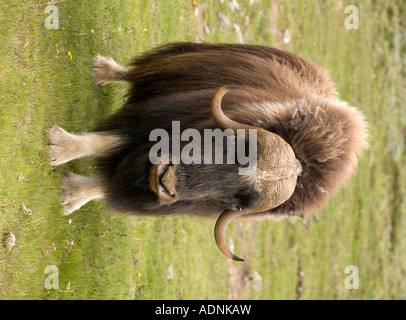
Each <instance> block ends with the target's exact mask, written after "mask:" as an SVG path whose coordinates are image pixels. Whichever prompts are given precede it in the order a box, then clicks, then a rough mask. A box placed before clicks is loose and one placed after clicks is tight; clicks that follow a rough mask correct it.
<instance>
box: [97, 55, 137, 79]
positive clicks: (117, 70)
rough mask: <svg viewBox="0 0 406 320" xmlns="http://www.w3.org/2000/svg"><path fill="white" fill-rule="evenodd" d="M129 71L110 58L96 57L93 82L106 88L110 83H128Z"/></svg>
mask: <svg viewBox="0 0 406 320" xmlns="http://www.w3.org/2000/svg"><path fill="white" fill-rule="evenodd" d="M128 72H129V70H128V69H127V68H124V67H123V66H120V65H119V64H118V63H117V62H115V61H114V60H113V58H110V57H103V56H101V55H96V56H94V58H93V81H94V83H95V84H97V85H101V86H104V85H105V84H108V83H110V82H117V81H126V75H127V74H128Z"/></svg>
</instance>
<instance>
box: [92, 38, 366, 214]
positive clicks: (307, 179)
mask: <svg viewBox="0 0 406 320" xmlns="http://www.w3.org/2000/svg"><path fill="white" fill-rule="evenodd" d="M125 80H127V81H129V82H130V83H131V89H130V93H129V97H128V100H127V102H126V104H125V105H124V106H123V108H122V109H120V110H119V111H118V112H117V113H116V114H114V115H112V116H111V117H110V118H109V119H107V120H106V121H105V122H103V123H102V124H100V126H98V128H97V129H96V131H103V132H112V133H115V134H119V135H120V136H122V137H123V139H125V141H126V143H125V144H123V145H122V146H120V148H119V149H118V150H117V152H116V153H115V154H113V155H110V156H106V157H104V158H100V159H98V168H99V173H100V175H101V176H102V177H103V179H104V181H105V186H106V198H107V201H108V203H110V205H111V206H112V207H113V208H115V209H117V210H120V211H126V212H128V211H130V212H134V213H137V214H182V213H189V214H198V215H205V216H218V215H219V214H220V213H221V212H222V211H223V210H224V207H222V206H221V203H210V202H204V201H203V202H200V203H199V202H198V201H197V202H193V201H189V202H187V201H186V202H184V201H178V202H175V203H172V204H170V205H165V206H162V205H159V204H158V203H157V202H156V196H155V195H154V194H153V193H152V192H151V190H149V187H148V185H149V184H148V179H147V177H148V175H147V174H146V173H147V172H148V170H149V166H150V163H149V160H148V151H149V149H150V147H151V146H152V145H153V144H154V142H150V141H149V139H148V137H149V133H150V132H151V131H152V130H153V129H155V128H163V129H166V130H167V131H168V132H169V133H170V132H171V122H172V121H173V120H179V121H180V123H181V129H182V130H184V129H186V128H196V129H198V130H199V131H201V132H202V133H203V130H204V129H206V128H216V127H217V126H216V125H215V123H214V121H213V120H212V117H211V115H210V102H211V99H212V97H213V95H214V93H215V92H216V91H217V89H219V88H220V87H222V86H225V85H231V84H232V85H239V86H241V88H242V89H241V90H239V91H233V92H230V93H228V94H227V95H226V96H225V97H224V99H223V110H225V113H226V114H227V115H228V116H229V117H230V118H232V119H233V120H236V121H238V122H241V123H246V124H251V125H255V126H259V127H263V128H265V129H267V130H269V131H272V132H275V133H277V134H278V135H280V136H281V137H282V138H284V139H285V140H286V141H287V142H288V143H289V144H290V145H291V146H292V148H293V150H294V152H295V154H296V157H297V159H298V160H299V161H300V163H301V165H302V169H303V171H302V174H301V175H300V176H299V178H298V181H297V187H296V189H295V192H294V194H293V195H292V197H291V198H290V199H289V200H288V201H287V202H285V203H284V204H282V205H280V206H279V207H277V208H275V209H273V210H271V211H269V212H265V213H260V214H254V215H255V216H263V215H266V216H273V217H279V216H281V215H282V216H285V215H292V214H299V213H308V212H310V211H312V210H314V209H315V208H317V207H320V206H322V205H324V204H325V203H326V201H327V199H328V197H329V196H330V195H331V194H333V193H334V192H335V191H336V190H337V189H338V188H339V187H340V186H341V185H342V184H343V183H344V182H345V181H346V180H347V179H348V178H349V177H350V175H351V174H352V173H353V172H354V169H355V168H356V164H357V156H358V155H359V154H360V152H361V151H362V150H364V149H365V148H366V146H367V142H366V140H367V133H366V123H365V121H364V118H363V116H362V114H361V113H360V112H359V111H357V110H356V109H355V108H352V107H350V106H348V105H347V104H346V103H344V102H341V101H340V100H338V98H337V93H336V91H335V86H334V84H333V83H332V81H331V80H330V78H329V76H328V74H327V73H326V72H325V71H324V70H322V69H320V68H319V67H316V66H315V65H314V64H313V63H312V62H311V61H310V60H307V59H303V58H300V57H298V56H296V55H294V54H292V53H289V52H285V51H282V50H279V49H275V48H269V47H262V46H253V45H229V44H195V43H175V44H170V45H166V46H163V47H160V48H158V49H155V50H153V51H151V52H148V53H146V54H144V55H142V56H141V57H138V58H135V59H134V60H133V62H132V64H131V69H130V71H129V72H128V73H127V74H126V75H125ZM217 166H218V165H217ZM190 170H191V171H190V172H191V173H192V172H194V171H195V172H202V170H203V171H205V170H206V172H207V175H205V177H206V180H205V181H200V180H201V177H202V176H201V175H200V176H199V179H200V180H199V183H201V184H202V186H201V189H202V190H205V189H206V190H210V189H212V188H213V187H212V186H213V185H216V184H219V185H220V186H221V187H219V189H218V190H222V189H221V188H223V189H224V194H225V197H227V192H231V190H230V191H227V190H228V189H229V188H230V185H232V186H233V187H235V188H237V189H238V188H241V190H242V191H241V192H242V193H243V195H242V197H243V198H244V197H246V196H247V195H248V196H249V195H252V192H253V191H252V190H245V189H244V188H245V185H244V184H243V183H241V184H240V183H239V181H238V180H237V179H235V180H233V179H230V178H229V177H231V175H229V174H224V177H225V181H223V182H221V181H218V175H216V166H214V167H213V168H211V167H210V168H209V167H207V166H206V167H205V166H204V165H201V166H194V167H190ZM227 170H228V169H226V171H225V172H227ZM229 170H230V174H231V173H232V172H234V173H235V168H231V167H230V169H229ZM192 179H193V177H192ZM229 179H230V180H229ZM192 181H193V180H192ZM195 182H196V183H197V181H195ZM216 190H217V189H216ZM224 194H223V195H224ZM223 195H219V197H221V196H223ZM244 199H245V198H244ZM226 201H228V200H226ZM230 201H231V200H230ZM241 201H243V200H241ZM244 201H245V200H244Z"/></svg>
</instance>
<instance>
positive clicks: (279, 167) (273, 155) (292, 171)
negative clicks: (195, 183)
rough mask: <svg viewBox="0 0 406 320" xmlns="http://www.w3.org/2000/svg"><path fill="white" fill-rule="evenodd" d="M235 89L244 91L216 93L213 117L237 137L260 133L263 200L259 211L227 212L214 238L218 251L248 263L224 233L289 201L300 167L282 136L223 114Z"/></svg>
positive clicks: (259, 186) (258, 183) (258, 170)
mask: <svg viewBox="0 0 406 320" xmlns="http://www.w3.org/2000/svg"><path fill="white" fill-rule="evenodd" d="M235 89H240V87H238V86H226V87H222V88H220V89H219V90H218V91H217V92H216V94H215V95H214V97H213V100H212V102H211V109H210V110H211V114H212V116H213V119H214V121H215V122H216V123H217V125H218V126H219V127H220V128H222V129H223V130H226V129H232V130H234V132H235V133H237V129H246V130H247V129H255V130H257V139H258V144H259V145H260V146H261V149H262V150H261V151H262V156H261V158H260V159H258V164H257V168H256V182H255V184H256V189H257V190H258V191H259V193H260V194H261V196H262V198H263V200H262V202H261V203H260V204H259V206H258V207H257V208H256V209H255V210H247V211H234V210H225V211H224V212H223V213H222V214H221V215H220V216H219V217H218V219H217V222H216V225H215V227H214V237H215V240H216V243H217V246H218V248H219V249H220V251H221V252H222V253H223V254H224V255H225V256H226V257H228V258H230V259H233V260H236V261H244V260H243V259H241V258H240V257H237V256H236V255H235V254H234V253H232V252H231V251H230V250H229V249H228V247H227V245H226V242H225V240H224V233H225V229H226V227H227V225H228V224H229V223H230V222H231V221H232V220H234V219H235V218H237V217H240V216H242V215H245V214H249V213H255V212H262V211H266V210H269V209H272V208H275V207H277V206H279V205H280V204H282V203H283V202H285V201H286V200H288V199H289V198H290V196H291V195H292V194H293V192H294V189H295V187H296V180H297V174H298V164H297V161H296V157H295V153H294V152H293V149H292V148H291V146H290V145H289V144H288V143H287V142H286V141H285V140H283V139H282V138H281V137H280V136H278V135H276V134H274V133H272V132H269V131H267V130H265V129H263V128H260V127H255V126H251V125H247V124H241V123H238V122H236V121H233V120H231V119H230V118H229V117H227V116H226V115H225V114H224V113H223V111H222V110H221V100H222V98H223V96H224V95H225V94H226V93H227V92H228V91H230V90H235Z"/></svg>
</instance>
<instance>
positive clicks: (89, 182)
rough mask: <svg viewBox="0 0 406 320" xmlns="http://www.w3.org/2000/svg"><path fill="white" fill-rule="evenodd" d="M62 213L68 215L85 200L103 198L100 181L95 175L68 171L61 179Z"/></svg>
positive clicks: (84, 202) (85, 201)
mask: <svg viewBox="0 0 406 320" xmlns="http://www.w3.org/2000/svg"><path fill="white" fill-rule="evenodd" d="M62 190H63V200H62V205H63V214H64V215H66V216H67V215H69V214H71V213H72V212H73V211H75V210H77V209H79V208H80V207H81V206H83V205H84V204H86V203H87V202H89V201H91V200H95V199H102V198H104V192H103V187H102V183H101V181H100V179H99V178H97V177H84V176H80V175H77V174H75V173H73V172H69V173H68V174H67V175H66V176H65V177H64V178H63V180H62Z"/></svg>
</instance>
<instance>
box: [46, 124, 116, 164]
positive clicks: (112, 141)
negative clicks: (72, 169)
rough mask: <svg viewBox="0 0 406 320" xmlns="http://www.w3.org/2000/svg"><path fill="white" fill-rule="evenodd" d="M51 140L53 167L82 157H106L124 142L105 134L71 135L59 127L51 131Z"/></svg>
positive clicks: (50, 151) (54, 127)
mask: <svg viewBox="0 0 406 320" xmlns="http://www.w3.org/2000/svg"><path fill="white" fill-rule="evenodd" d="M49 139H50V146H49V153H50V156H51V165H53V166H57V165H60V164H62V163H65V162H68V161H71V160H73V159H76V158H80V157H85V156H96V157H97V156H103V155H106V154H108V153H110V152H111V151H113V150H114V149H115V148H116V147H118V146H119V145H120V144H121V142H122V139H120V137H119V136H117V135H111V134H108V133H103V132H100V133H84V134H80V135H77V134H71V133H69V132H67V131H65V130H64V129H62V128H61V127H59V126H57V125H54V126H53V127H52V128H51V130H49Z"/></svg>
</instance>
